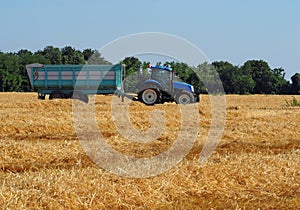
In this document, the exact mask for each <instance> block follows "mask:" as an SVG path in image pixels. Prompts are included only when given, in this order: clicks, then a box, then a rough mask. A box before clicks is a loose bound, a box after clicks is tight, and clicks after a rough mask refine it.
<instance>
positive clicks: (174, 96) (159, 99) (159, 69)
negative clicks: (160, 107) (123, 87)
mask: <svg viewBox="0 0 300 210" xmlns="http://www.w3.org/2000/svg"><path fill="white" fill-rule="evenodd" d="M148 69H149V71H150V72H149V73H150V78H148V79H146V80H143V81H140V82H139V83H138V85H137V89H138V100H139V101H141V102H143V103H144V104H146V105H154V104H159V103H164V102H172V101H175V102H176V103H178V104H190V103H195V102H199V94H197V93H195V91H194V87H193V86H192V85H190V84H187V83H184V82H177V81H174V78H175V76H174V71H173V69H172V68H169V67H163V66H149V68H148Z"/></svg>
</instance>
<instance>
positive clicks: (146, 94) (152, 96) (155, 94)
mask: <svg viewBox="0 0 300 210" xmlns="http://www.w3.org/2000/svg"><path fill="white" fill-rule="evenodd" d="M160 98H161V94H160V91H159V90H156V89H153V88H148V89H145V90H143V91H141V92H139V94H138V99H139V101H141V102H143V103H144V104H146V105H149V106H152V105H154V104H156V103H160Z"/></svg>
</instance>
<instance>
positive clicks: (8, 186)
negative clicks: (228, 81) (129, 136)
mask: <svg viewBox="0 0 300 210" xmlns="http://www.w3.org/2000/svg"><path fill="white" fill-rule="evenodd" d="M296 99H297V100H298V101H300V96H296ZM111 100H112V96H102V95H99V96H96V97H95V112H96V121H97V123H98V127H99V130H101V131H102V134H103V137H104V138H105V139H106V141H107V142H108V143H109V144H111V145H112V147H113V148H114V149H116V150H118V151H119V152H120V153H122V154H125V155H131V156H134V157H138V158H140V157H151V156H154V155H158V154H160V153H161V152H163V151H165V150H167V149H168V148H169V147H170V146H171V145H172V143H173V142H174V141H175V139H176V137H177V135H178V127H179V126H180V122H179V121H178V119H180V113H179V110H178V106H177V105H176V104H175V103H167V104H162V105H155V106H152V107H147V106H145V105H143V104H141V103H140V102H132V103H131V104H130V107H129V112H130V120H131V122H132V123H133V125H134V127H135V128H136V129H140V130H147V129H148V128H149V127H150V125H151V124H150V120H149V114H150V113H151V111H152V110H155V109H158V110H162V111H164V113H165V116H166V126H167V127H166V129H165V132H164V133H163V134H162V135H161V136H160V137H159V138H158V139H156V140H155V141H153V142H149V143H146V144H142V143H137V142H128V141H126V139H124V138H123V137H122V135H120V134H119V133H118V131H117V129H116V127H115V126H114V123H113V122H114V121H113V119H112V116H111ZM286 100H288V101H290V100H292V96H278V95H249V96H248V95H243V96H239V95H227V96H226V126H225V130H224V133H223V136H222V139H221V141H220V143H219V145H218V147H217V149H216V150H215V151H214V153H213V154H212V156H211V157H210V159H209V160H208V162H206V163H205V164H200V162H199V156H200V155H199V154H200V152H201V150H202V147H203V145H204V143H205V138H206V137H207V135H208V131H209V128H210V123H211V110H210V107H211V106H210V101H209V97H208V96H207V95H202V96H201V102H200V104H199V117H200V118H199V120H200V122H199V125H200V126H199V127H200V129H199V133H198V135H197V139H196V142H195V144H194V146H193V148H192V149H191V151H190V152H189V154H188V155H187V156H186V157H185V158H184V159H183V160H182V161H181V162H180V163H179V164H178V165H176V166H174V167H173V168H172V169H171V170H168V171H166V172H165V173H163V174H160V175H157V176H154V177H148V178H130V177H122V176H118V175H115V174H113V173H111V172H109V171H107V170H104V169H103V168H101V167H99V166H98V165H96V164H95V163H94V162H93V161H92V160H91V159H90V158H89V156H88V155H87V154H86V153H85V151H84V150H83V148H82V145H81V144H80V142H79V141H78V138H77V135H76V132H75V128H74V123H73V114H72V101H71V100H52V101H49V100H44V101H40V100H37V94H36V93H0V118H1V119H0V154H1V156H0V206H1V207H2V208H3V209H258V208H260V209H299V208H300V108H299V107H287V106H286ZM85 106H90V104H89V105H85ZM119 106H122V104H121V103H120V105H119Z"/></svg>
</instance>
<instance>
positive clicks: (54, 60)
mask: <svg viewBox="0 0 300 210" xmlns="http://www.w3.org/2000/svg"><path fill="white" fill-rule="evenodd" d="M35 55H37V56H38V55H42V56H43V57H44V58H46V59H48V60H49V61H50V64H61V63H62V52H61V51H60V49H59V48H57V47H53V46H47V47H45V48H44V49H43V50H39V51H37V52H36V53H35Z"/></svg>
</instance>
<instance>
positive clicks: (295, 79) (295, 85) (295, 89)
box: [291, 73, 300, 94]
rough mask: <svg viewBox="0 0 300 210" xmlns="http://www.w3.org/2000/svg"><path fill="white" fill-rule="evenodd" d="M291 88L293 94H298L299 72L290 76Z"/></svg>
mask: <svg viewBox="0 0 300 210" xmlns="http://www.w3.org/2000/svg"><path fill="white" fill-rule="evenodd" d="M291 79H292V89H291V92H292V93H294V94H300V74H299V73H296V74H294V75H293V76H292V77H291Z"/></svg>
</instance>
